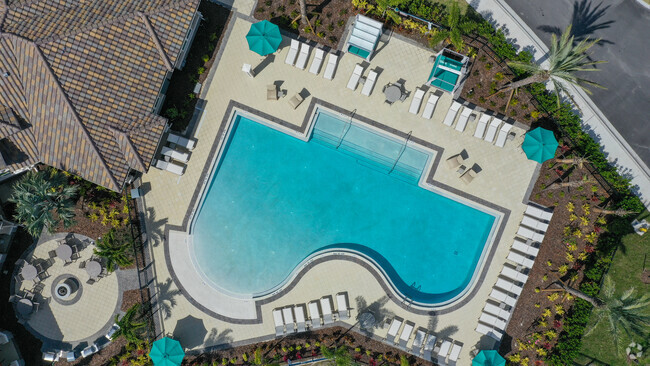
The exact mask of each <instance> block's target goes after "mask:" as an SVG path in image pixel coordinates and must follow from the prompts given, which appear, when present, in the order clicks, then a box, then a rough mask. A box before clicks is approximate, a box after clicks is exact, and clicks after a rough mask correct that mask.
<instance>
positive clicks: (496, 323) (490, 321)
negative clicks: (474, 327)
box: [478, 313, 506, 330]
mask: <svg viewBox="0 0 650 366" xmlns="http://www.w3.org/2000/svg"><path fill="white" fill-rule="evenodd" d="M478 320H479V321H480V322H483V323H485V324H487V325H489V326H491V327H493V328H494V329H498V330H504V329H506V322H505V321H504V320H503V319H499V318H497V317H496V316H494V315H490V314H488V313H481V317H480V318H479V319H478Z"/></svg>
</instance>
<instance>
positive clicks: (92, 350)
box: [81, 344, 99, 358]
mask: <svg viewBox="0 0 650 366" xmlns="http://www.w3.org/2000/svg"><path fill="white" fill-rule="evenodd" d="M98 351H99V348H98V347H97V345H95V344H92V345H90V346H88V347H86V348H84V349H83V350H81V357H83V358H86V357H88V356H90V355H92V354H94V353H97V352H98Z"/></svg>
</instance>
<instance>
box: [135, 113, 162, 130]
mask: <svg viewBox="0 0 650 366" xmlns="http://www.w3.org/2000/svg"><path fill="white" fill-rule="evenodd" d="M149 115H150V116H154V118H153V119H152V120H151V121H149V122H147V123H143V124H141V125H136V126H133V127H131V128H129V129H126V130H124V132H126V133H128V134H131V132H134V131H136V130H137V131H138V132H147V127H149V126H156V125H158V124H161V123H162V122H165V123H166V122H167V118H165V117H163V116H161V115H158V114H155V113H149ZM145 117H147V116H142V117H140V118H137V119H135V120H134V121H136V120H139V119H142V118H145Z"/></svg>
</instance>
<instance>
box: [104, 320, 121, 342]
mask: <svg viewBox="0 0 650 366" xmlns="http://www.w3.org/2000/svg"><path fill="white" fill-rule="evenodd" d="M119 329H120V326H119V325H117V324H113V326H112V327H111V329H109V330H108V332H107V333H106V335H105V336H104V337H106V339H108V340H109V341H111V340H113V335H114V334H115V332H117V331H118V330H119Z"/></svg>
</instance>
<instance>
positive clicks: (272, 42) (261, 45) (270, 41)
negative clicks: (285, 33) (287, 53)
mask: <svg viewBox="0 0 650 366" xmlns="http://www.w3.org/2000/svg"><path fill="white" fill-rule="evenodd" d="M246 40H247V41H248V48H249V49H250V50H251V51H253V52H256V53H258V54H260V55H261V56H266V55H268V54H269V53H273V52H275V51H277V49H278V47H280V43H281V42H282V35H281V34H280V28H278V26H277V25H275V24H273V23H271V22H269V21H268V20H263V21H261V22H257V23H254V24H253V25H251V29H250V30H249V31H248V34H247V35H246Z"/></svg>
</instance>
